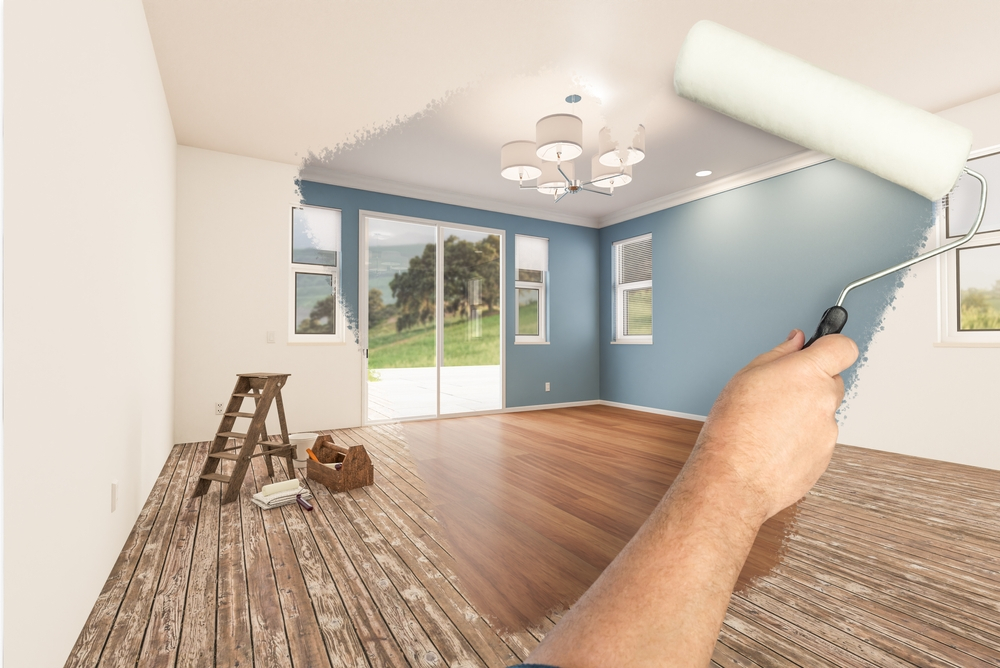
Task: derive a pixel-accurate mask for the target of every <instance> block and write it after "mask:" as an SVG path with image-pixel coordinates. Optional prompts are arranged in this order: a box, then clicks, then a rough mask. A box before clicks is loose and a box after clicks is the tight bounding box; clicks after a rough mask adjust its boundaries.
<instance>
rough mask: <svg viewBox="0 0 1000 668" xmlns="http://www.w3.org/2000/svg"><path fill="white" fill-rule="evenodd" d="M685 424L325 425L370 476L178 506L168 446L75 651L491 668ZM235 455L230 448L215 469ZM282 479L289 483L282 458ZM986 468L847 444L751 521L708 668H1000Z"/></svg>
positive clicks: (647, 493) (631, 527) (594, 414)
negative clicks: (744, 558)
mask: <svg viewBox="0 0 1000 668" xmlns="http://www.w3.org/2000/svg"><path fill="white" fill-rule="evenodd" d="M699 428H700V423H696V422H690V421H686V420H679V419H676V418H669V417H663V416H655V415H649V414H644V413H636V412H631V411H624V410H621V409H615V408H608V407H597V406H589V407H580V408H569V409H560V410H554V411H537V412H531V413H509V414H504V415H493V416H479V417H472V418H456V419H451V420H440V421H430V422H420V423H405V424H401V425H400V424H394V425H382V426H376V427H367V428H361V429H347V430H339V431H333V432H330V433H332V434H333V435H334V438H335V439H337V440H340V441H343V442H347V443H364V444H365V445H366V447H367V449H368V451H369V453H370V455H371V457H372V460H373V461H374V463H375V469H376V477H375V484H374V485H372V486H370V487H367V488H364V489H360V490H354V491H352V492H349V493H346V494H336V495H334V494H330V493H329V492H328V491H327V490H326V489H325V488H323V487H322V486H320V485H317V484H314V483H310V487H311V488H312V490H313V493H314V494H315V499H314V504H315V507H316V508H315V510H314V511H312V512H305V511H303V510H302V509H300V508H299V507H297V506H291V507H288V506H286V507H284V508H282V509H278V510H271V511H261V510H260V509H258V508H257V507H256V506H254V505H253V504H251V503H250V501H249V499H250V496H251V495H252V494H253V493H254V492H255V491H256V490H257V489H258V488H259V486H260V485H262V484H266V483H267V482H270V479H268V478H267V477H266V473H265V472H264V470H263V465H262V464H260V461H259V459H258V460H254V461H255V465H254V468H253V475H248V476H247V480H246V481H245V482H244V486H243V488H242V490H241V495H240V499H239V501H238V502H236V503H233V504H228V505H221V506H220V503H219V501H220V490H219V486H218V485H216V486H214V487H213V489H212V490H211V492H210V493H209V494H208V495H206V496H204V497H200V498H197V499H192V498H191V491H192V489H193V486H194V484H195V482H196V479H197V475H198V471H199V469H200V465H201V463H202V461H203V458H204V456H205V452H206V451H207V444H206V443H199V444H186V445H178V446H176V447H175V448H174V450H173V451H172V452H171V455H170V457H169V459H168V460H167V462H166V464H165V465H164V468H163V471H162V473H161V475H160V477H159V479H158V480H157V483H156V485H155V487H154V489H153V491H152V492H151V494H150V497H149V500H148V501H147V503H146V505H145V507H144V508H143V510H142V513H141V514H140V516H139V518H138V520H137V521H136V524H135V527H134V529H133V531H132V533H131V535H130V536H129V539H128V541H127V542H126V544H125V546H124V548H123V550H122V552H121V555H120V557H119V559H118V561H117V563H116V564H115V566H114V568H113V570H112V572H111V574H110V576H109V578H108V581H107V583H106V585H105V587H104V590H103V591H102V592H101V595H100V597H99V598H98V600H97V602H96V603H95V606H94V609H93V611H92V613H91V615H90V618H89V619H88V620H87V622H86V624H85V625H84V628H83V629H82V631H81V633H80V636H79V639H78V641H77V643H76V646H75V647H74V649H73V652H72V654H71V656H70V657H69V659H68V661H67V663H66V665H67V666H73V667H77V666H260V667H267V668H270V667H272V666H308V667H310V668H311V667H313V666H358V667H361V666H407V665H409V666H428V667H431V666H432V667H435V668H437V667H439V666H442V665H448V666H504V665H511V664H514V663H517V662H518V661H519V660H521V659H523V658H524V657H526V656H527V654H528V653H529V652H530V650H531V649H532V648H533V647H534V645H536V644H537V643H538V642H539V640H540V639H541V638H543V637H544V634H545V633H546V632H547V631H548V629H550V628H551V627H552V626H553V625H554V624H555V623H556V622H558V620H559V617H560V616H561V613H562V612H563V611H564V610H565V608H566V606H567V605H570V604H572V602H573V601H574V600H575V599H576V597H577V596H578V595H579V594H580V593H581V592H582V591H583V590H584V589H585V588H586V587H587V586H588V585H589V583H590V582H592V581H593V579H594V578H595V577H597V575H598V574H599V573H600V571H601V569H602V568H603V567H604V566H605V565H606V564H607V563H608V561H610V559H611V558H613V557H614V555H615V554H617V551H618V550H620V549H621V546H622V545H624V543H625V542H626V541H627V540H628V538H629V537H630V536H631V535H632V533H634V531H635V530H636V528H638V526H639V524H641V522H642V521H643V519H644V517H645V515H646V514H648V512H649V510H650V509H651V508H652V507H653V505H654V504H655V503H656V501H657V500H658V498H659V497H660V496H661V495H662V493H663V491H664V490H665V489H666V488H667V486H669V484H670V481H672V480H673V477H674V476H675V475H676V473H677V472H678V471H679V469H680V466H682V465H683V462H684V460H685V459H686V457H687V454H688V453H689V452H690V448H691V446H692V444H693V442H694V439H695V438H696V436H697V433H698V430H699ZM227 464H228V462H227ZM277 477H278V478H282V477H283V474H282V473H279V474H278V475H277ZM998 490H1000V472H996V471H987V470H983V469H975V468H971V467H963V466H958V465H953V464H944V463H941V462H933V461H929V460H921V459H916V458H911V457H903V456H899V455H891V454H887V453H882V452H875V451H867V450H861V449H858V448H849V447H842V446H839V447H838V448H837V451H836V453H835V455H834V459H833V462H832V464H831V466H830V469H829V471H828V472H827V473H826V474H825V475H824V476H823V478H822V479H821V480H820V482H819V484H818V485H817V486H816V488H815V489H814V490H813V491H812V492H811V493H810V494H809V496H807V497H806V498H805V499H804V500H803V501H801V502H800V503H799V504H798V505H797V507H795V508H793V509H789V511H787V512H786V513H784V514H783V515H782V516H781V517H779V518H775V520H773V521H772V522H771V523H769V525H768V526H767V527H766V530H765V531H763V532H762V534H761V536H760V537H759V539H758V541H757V544H756V545H755V547H754V551H753V554H752V556H751V560H750V562H749V563H748V566H747V567H746V568H745V569H744V573H743V574H742V576H741V582H740V584H739V586H738V591H737V592H736V593H735V595H734V596H733V599H732V601H731V604H730V607H729V611H728V614H727V617H726V621H725V623H724V625H723V628H722V632H721V633H720V636H719V640H718V642H717V644H716V650H715V654H714V656H713V665H716V666H760V667H768V666H803V667H806V666H951V667H956V666H957V667H965V666H998V665H1000V603H998V601H1000V512H998V511H1000V500H998V496H1000V494H998Z"/></svg>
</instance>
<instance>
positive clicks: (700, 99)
mask: <svg viewBox="0 0 1000 668" xmlns="http://www.w3.org/2000/svg"><path fill="white" fill-rule="evenodd" d="M674 89H675V90H676V91H677V94H678V95H680V96H681V97H685V98H687V99H689V100H692V101H694V102H697V103H698V104H701V105H703V106H706V107H708V108H709V109H714V110H715V111H718V112H721V113H723V114H725V115H727V116H730V117H732V118H735V119H736V120H738V121H742V122H744V123H746V124H748V125H752V126H754V127H755V128H759V129H761V130H764V131H765V132H770V133H771V134H773V135H777V136H778V137H781V138H782V139H787V140H789V141H792V142H795V143H796V144H800V145H801V146H804V147H806V148H810V149H813V150H815V151H819V152H821V153H825V154H826V155H829V156H831V157H833V158H837V159H838V160H841V161H843V162H846V163H849V164H851V165H854V166H855V167H860V168H861V169H864V170H867V171H869V172H871V173H873V174H876V175H878V176H881V177H882V178H884V179H886V180H888V181H892V182H893V183H895V184H897V185H900V186H903V187H904V188H907V189H909V190H912V191H913V192H915V193H917V194H919V195H922V196H924V197H926V198H927V199H929V200H931V201H935V200H939V199H941V198H942V197H944V196H945V195H947V194H948V193H949V192H950V191H951V190H952V188H954V186H955V183H956V182H957V181H958V178H959V177H960V176H961V175H962V172H963V171H964V172H965V173H966V174H969V175H970V176H972V177H973V178H975V179H976V180H978V181H979V183H980V185H981V186H982V195H981V197H980V202H979V214H978V217H977V219H976V222H975V224H974V225H973V226H972V228H971V229H970V230H969V232H968V233H967V234H966V235H965V236H964V237H962V238H960V239H957V240H955V241H953V242H951V243H948V244H946V245H943V246H941V247H939V248H935V249H934V250H932V251H929V252H927V253H924V254H922V255H918V256H917V257H914V258H912V259H910V260H907V261H905V262H901V263H899V264H897V265H895V266H892V267H889V268H888V269H884V270H883V271H879V272H877V273H874V274H871V275H870V276H865V277H864V278H860V279H858V280H856V281H854V282H853V283H850V284H848V285H847V287H845V288H844V289H843V291H842V292H841V293H840V298H839V299H838V300H837V304H836V305H835V306H831V307H830V308H829V309H827V310H826V312H825V313H824V314H823V318H822V320H821V321H820V324H819V327H818V328H817V329H816V333H815V334H814V335H813V337H812V338H811V339H809V341H808V342H807V343H806V346H808V345H810V344H812V343H813V342H814V341H815V340H816V339H818V338H819V337H821V336H825V335H827V334H836V333H839V332H840V331H841V330H843V329H844V325H846V324H847V310H846V309H844V307H843V304H844V299H845V298H846V297H847V293H849V292H850V291H851V290H853V289H854V288H857V287H859V286H862V285H864V284H865V283H870V282H871V281H874V280H876V279H879V278H882V277H883V276H886V275H888V274H891V273H893V272H895V271H899V270H900V269H905V268H906V267H909V266H911V265H913V264H916V263H917V262H921V261H923V260H926V259H928V258H931V257H934V256H935V255H940V254H941V253H944V252H946V251H949V250H951V249H953V248H957V247H958V246H961V245H962V244H964V243H966V242H967V241H969V240H970V239H972V237H973V236H974V235H975V234H976V232H978V231H979V226H980V225H981V224H982V222H983V214H984V213H985V212H986V179H985V178H983V176H982V174H979V173H977V172H975V171H973V170H971V169H969V168H968V167H966V161H967V160H968V158H969V151H970V149H971V148H972V132H971V131H969V130H967V129H965V128H963V127H961V126H960V125H956V124H955V123H952V122H951V121H947V120H945V119H943V118H940V117H939V116H935V115H934V114H931V113H929V112H926V111H924V110H922V109H918V108H916V107H912V106H910V105H907V104H904V103H902V102H900V101H898V100H895V99H893V98H891V97H888V96H886V95H883V94H881V93H878V92H876V91H874V90H871V89H870V88H866V87H865V86H862V85H861V84H859V83H856V82H854V81H850V80H848V79H844V78H842V77H839V76H837V75H835V74H831V73H830V72H827V71H825V70H822V69H820V68H818V67H815V66H813V65H810V64H809V63H807V62H805V61H804V60H801V59H799V58H796V57H795V56H792V55H789V54H787V53H784V52H783V51H779V50H777V49H774V48H771V47H769V46H767V45H766V44H762V43H761V42H758V41H756V40H754V39H751V38H749V37H747V36H746V35H743V34H741V33H738V32H736V31H735V30H730V29H729V28H726V27H723V26H721V25H719V24H717V23H713V22H712V21H700V22H698V23H696V24H695V25H694V27H693V28H691V30H690V31H689V32H688V35H687V38H686V39H685V40H684V44H683V45H682V46H681V51H680V54H679V55H678V58H677V66H676V68H675V70H674Z"/></svg>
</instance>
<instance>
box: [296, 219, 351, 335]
mask: <svg viewBox="0 0 1000 668" xmlns="http://www.w3.org/2000/svg"><path fill="white" fill-rule="evenodd" d="M297 209H299V210H301V209H323V210H326V211H335V212H336V214H337V222H336V226H337V229H336V235H337V249H338V250H337V251H336V253H337V265H336V266H330V265H323V264H310V263H303V262H293V261H292V258H293V257H294V256H293V253H294V243H295V242H294V237H295V211H296V210H297ZM342 216H343V214H342V212H341V210H340V209H335V208H333V207H326V206H315V205H312V204H292V206H291V207H290V209H289V215H288V237H287V239H288V254H287V255H286V256H285V257H286V258H287V259H288V343H290V344H302V343H305V344H314V345H315V344H320V345H338V344H344V343H345V342H346V340H347V339H346V336H345V330H346V319H345V317H344V309H343V307H342V305H341V295H342V294H343V283H342V282H341V267H342V265H343V263H344V252H343V248H342V246H341V244H342V242H343V235H342V231H343V217H342ZM297 274H316V275H321V276H331V277H332V284H333V295H334V316H333V318H334V320H333V332H334V333H333V334H299V333H297V332H296V329H295V328H296V325H297V321H296V314H295V297H296V294H295V291H296V278H295V277H296V275H297Z"/></svg>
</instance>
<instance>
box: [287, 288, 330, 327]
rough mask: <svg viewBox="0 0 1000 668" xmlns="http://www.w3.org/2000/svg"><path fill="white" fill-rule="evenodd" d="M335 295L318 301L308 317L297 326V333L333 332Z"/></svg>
mask: <svg viewBox="0 0 1000 668" xmlns="http://www.w3.org/2000/svg"><path fill="white" fill-rule="evenodd" d="M334 306H335V304H334V300H333V295H330V296H329V297H326V298H324V299H321V300H320V301H318V302H316V305H315V306H313V307H312V311H310V312H309V317H308V318H303V319H302V322H300V323H299V326H298V327H296V328H295V330H296V333H297V334H333V313H334Z"/></svg>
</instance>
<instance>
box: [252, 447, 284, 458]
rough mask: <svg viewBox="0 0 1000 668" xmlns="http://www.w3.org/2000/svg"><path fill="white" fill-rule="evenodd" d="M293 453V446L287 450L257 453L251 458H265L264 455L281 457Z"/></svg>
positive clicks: (279, 449) (278, 449)
mask: <svg viewBox="0 0 1000 668" xmlns="http://www.w3.org/2000/svg"><path fill="white" fill-rule="evenodd" d="M291 451H292V448H291V446H289V447H287V448H275V449H274V450H269V451H267V452H255V453H253V454H252V455H250V457H251V458H253V457H263V456H264V455H271V456H272V457H280V456H281V455H283V454H286V453H290V452H291Z"/></svg>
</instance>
